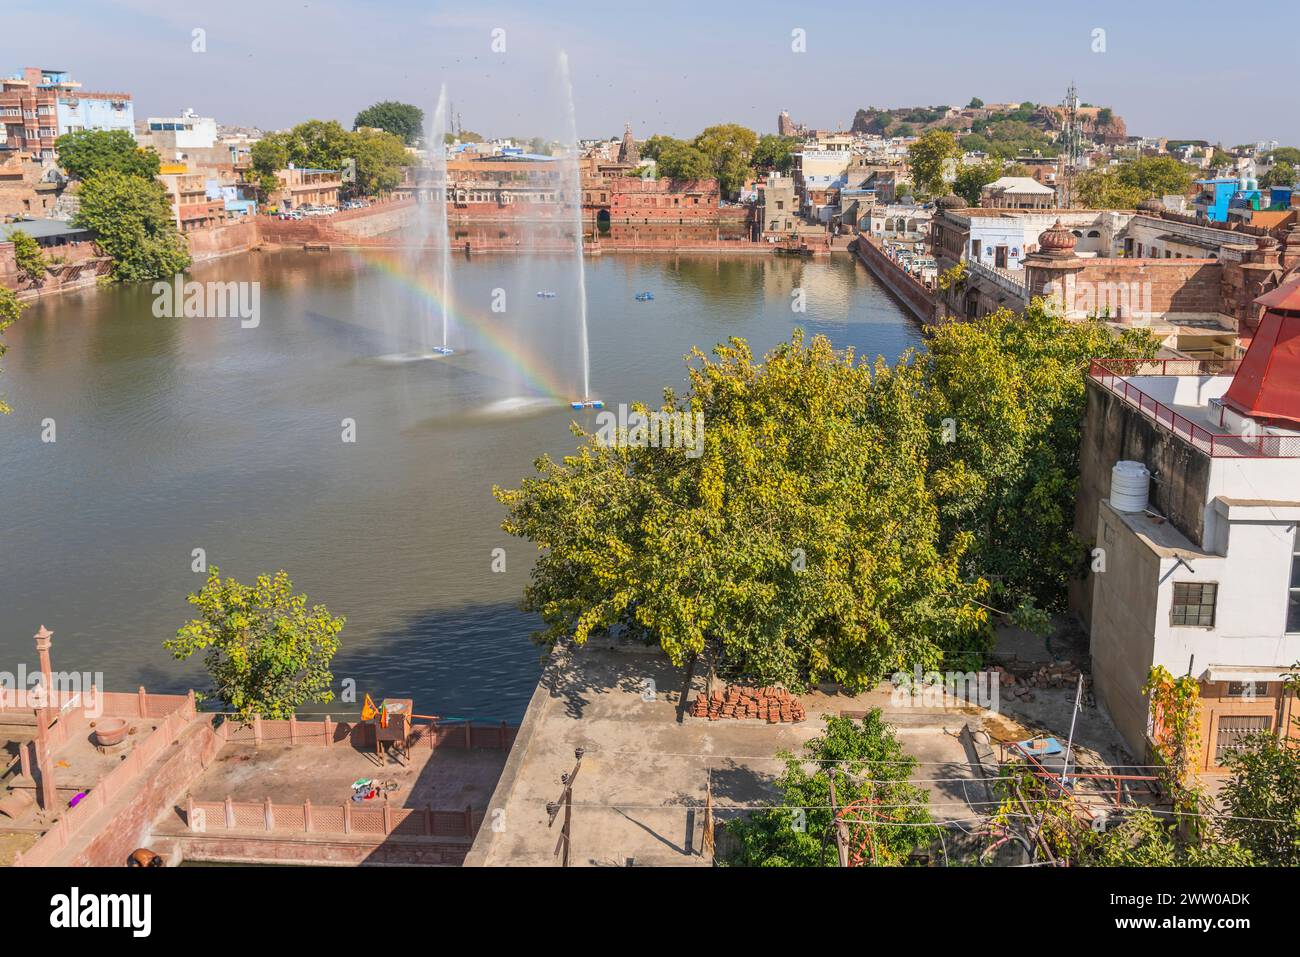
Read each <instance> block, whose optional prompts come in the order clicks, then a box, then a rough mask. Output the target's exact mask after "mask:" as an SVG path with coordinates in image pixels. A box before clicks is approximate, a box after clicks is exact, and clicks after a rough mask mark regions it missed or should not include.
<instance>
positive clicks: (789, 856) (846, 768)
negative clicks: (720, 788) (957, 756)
mask: <svg viewBox="0 0 1300 957" xmlns="http://www.w3.org/2000/svg"><path fill="white" fill-rule="evenodd" d="M915 767H916V760H915V759H914V758H913V757H912V756H911V755H909V754H908V753H907V752H906V751H904V750H903V746H902V745H901V744H900V743H899V741H898V738H897V737H896V735H895V733H894V729H893V728H892V727H891V726H890V725H888V724H886V723H885V721H884V720H883V719H882V717H881V714H880V711H879V710H878V709H872V710H871V711H869V712H868V713H867V716H866V717H865V718H863V719H862V720H861V721H854V720H853V719H852V718H840V717H827V718H826V730H825V731H824V732H823V733H822V734H821V735H820V736H819V737H816V738H813V739H812V740H811V741H809V742H808V743H807V744H806V745H804V755H803V756H802V757H795V756H794V755H790V754H788V753H787V754H786V755H785V772H784V773H783V774H782V775H781V777H780V778H778V779H777V782H776V786H777V789H778V790H779V791H780V792H781V795H780V799H779V801H778V803H777V805H776V806H775V807H773V808H771V809H770V810H759V811H754V812H752V813H751V814H750V815H749V816H748V817H747V818H741V819H739V820H736V821H734V822H732V823H730V824H728V825H727V830H728V832H729V833H730V834H731V835H733V836H734V837H736V839H737V841H738V843H739V850H738V852H737V853H736V854H735V855H734V856H733V857H732V858H731V859H729V860H728V861H726V863H727V864H730V865H735V866H740V867H835V866H837V865H838V863H839V859H838V854H837V848H836V843H835V835H834V831H833V828H834V826H835V825H834V819H833V817H832V815H831V811H830V805H831V782H830V777H829V774H828V772H831V771H833V772H834V773H835V801H836V806H837V807H840V808H843V807H846V806H848V805H850V804H853V803H854V802H857V801H861V802H868V803H869V804H870V806H871V807H872V814H873V818H874V820H876V821H877V822H878V823H876V824H875V825H873V826H872V828H871V841H870V843H869V844H868V845H866V846H863V847H861V848H860V849H859V847H858V846H857V844H856V843H855V844H854V847H853V852H854V854H855V855H856V854H858V853H861V855H862V862H861V863H863V864H868V865H874V866H881V867H884V866H889V865H897V864H903V863H906V861H907V857H908V855H909V854H910V853H911V852H912V851H913V850H915V849H918V848H925V847H928V846H929V845H930V843H931V842H932V841H933V840H935V838H936V836H937V835H938V829H937V828H934V827H930V826H927V825H929V824H930V823H931V817H930V812H929V808H928V807H927V806H926V805H927V804H928V802H929V799H930V795H929V792H927V791H926V790H925V789H924V788H922V787H918V786H917V785H915V784H911V783H909V782H908V777H909V776H910V775H911V773H912V771H913V770H914V769H915ZM863 806H866V805H863Z"/></svg>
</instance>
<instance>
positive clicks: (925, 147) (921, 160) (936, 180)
mask: <svg viewBox="0 0 1300 957" xmlns="http://www.w3.org/2000/svg"><path fill="white" fill-rule="evenodd" d="M961 153H962V151H961V148H960V147H958V146H957V139H956V137H954V136H953V135H952V134H951V133H949V132H948V131H947V130H930V131H929V132H927V133H925V134H924V135H923V136H921V138H920V139H918V140H917V141H916V142H915V143H913V144H912V145H911V147H909V148H908V151H907V163H908V167H909V168H910V169H911V171H912V183H913V184H914V185H915V186H916V188H917V189H918V190H921V191H922V192H924V193H927V194H929V195H931V196H934V195H936V194H938V193H940V192H941V191H942V190H943V188H944V182H943V171H944V166H945V164H946V163H947V162H948V160H955V159H957V158H958V157H959V156H961Z"/></svg>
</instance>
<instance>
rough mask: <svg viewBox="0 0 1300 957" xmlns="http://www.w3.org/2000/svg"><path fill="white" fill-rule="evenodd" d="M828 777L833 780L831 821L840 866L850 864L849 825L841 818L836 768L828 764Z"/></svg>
mask: <svg viewBox="0 0 1300 957" xmlns="http://www.w3.org/2000/svg"><path fill="white" fill-rule="evenodd" d="M826 777H828V778H829V779H830V782H831V822H832V823H833V824H834V826H835V850H836V853H837V854H838V855H839V859H840V867H848V866H849V841H848V829H849V826H848V825H847V824H845V823H844V821H842V820H841V819H840V810H839V806H838V804H837V802H836V800H835V768H834V767H830V766H828V767H827V768H826Z"/></svg>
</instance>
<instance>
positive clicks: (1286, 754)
mask: <svg viewBox="0 0 1300 957" xmlns="http://www.w3.org/2000/svg"><path fill="white" fill-rule="evenodd" d="M1228 768H1229V770H1230V772H1231V777H1229V779H1228V783H1227V784H1226V785H1224V787H1223V789H1222V791H1221V792H1220V799H1221V800H1222V802H1223V804H1224V806H1225V808H1226V815H1225V818H1224V821H1223V830H1224V833H1226V834H1228V835H1229V836H1230V837H1233V838H1235V839H1236V840H1237V841H1239V842H1240V843H1241V844H1242V846H1244V847H1246V848H1247V849H1249V850H1250V852H1251V853H1252V854H1253V855H1254V857H1255V859H1256V860H1257V861H1258V862H1259V863H1261V864H1265V865H1269V866H1273V867H1295V866H1297V865H1300V748H1297V746H1296V744H1295V742H1294V741H1293V740H1292V739H1290V738H1279V737H1278V736H1277V735H1275V734H1260V735H1256V736H1253V737H1252V738H1250V739H1249V740H1248V741H1247V743H1246V747H1245V748H1243V749H1242V750H1240V751H1237V752H1235V753H1233V754H1232V755H1230V756H1229V758H1228Z"/></svg>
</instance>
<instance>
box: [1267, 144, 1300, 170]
mask: <svg viewBox="0 0 1300 957" xmlns="http://www.w3.org/2000/svg"><path fill="white" fill-rule="evenodd" d="M1268 161H1269V162H1270V163H1289V164H1290V165H1292V166H1295V167H1297V168H1300V149H1296V147H1294V146H1279V147H1278V148H1277V149H1275V150H1273V151H1272V152H1271V153H1269V154H1268Z"/></svg>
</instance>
